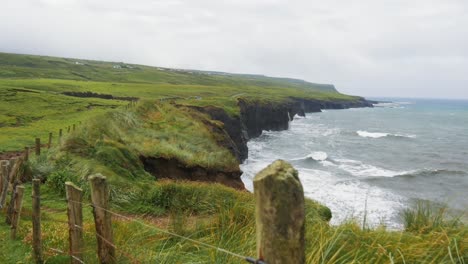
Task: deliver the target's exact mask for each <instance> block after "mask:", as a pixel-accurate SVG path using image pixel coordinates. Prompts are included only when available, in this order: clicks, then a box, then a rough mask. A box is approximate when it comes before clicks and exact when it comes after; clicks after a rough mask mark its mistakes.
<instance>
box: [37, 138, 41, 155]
mask: <svg viewBox="0 0 468 264" xmlns="http://www.w3.org/2000/svg"><path fill="white" fill-rule="evenodd" d="M39 155H41V139H40V138H36V156H39Z"/></svg>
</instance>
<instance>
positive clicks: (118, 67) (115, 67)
mask: <svg viewBox="0 0 468 264" xmlns="http://www.w3.org/2000/svg"><path fill="white" fill-rule="evenodd" d="M112 68H114V69H121V68H122V66H120V65H114V66H112Z"/></svg>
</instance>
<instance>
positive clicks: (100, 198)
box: [89, 174, 116, 264]
mask: <svg viewBox="0 0 468 264" xmlns="http://www.w3.org/2000/svg"><path fill="white" fill-rule="evenodd" d="M89 180H90V182H91V200H92V201H93V206H94V208H93V214H94V223H95V226H96V238H97V242H98V257H99V261H100V263H105V264H109V263H116V260H115V246H114V235H113V232H112V223H111V214H110V212H109V211H108V210H109V187H108V186H107V181H106V177H104V176H102V175H101V174H95V175H93V176H91V177H90V178H89Z"/></svg>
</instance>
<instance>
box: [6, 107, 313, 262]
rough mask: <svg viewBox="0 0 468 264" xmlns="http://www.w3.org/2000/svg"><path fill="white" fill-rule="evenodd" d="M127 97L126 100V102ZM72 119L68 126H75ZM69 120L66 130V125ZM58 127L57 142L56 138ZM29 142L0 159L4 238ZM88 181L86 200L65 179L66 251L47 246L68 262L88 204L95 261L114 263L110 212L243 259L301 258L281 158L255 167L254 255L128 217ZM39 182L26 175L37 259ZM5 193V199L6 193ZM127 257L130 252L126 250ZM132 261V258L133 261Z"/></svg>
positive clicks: (296, 193)
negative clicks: (17, 154)
mask: <svg viewBox="0 0 468 264" xmlns="http://www.w3.org/2000/svg"><path fill="white" fill-rule="evenodd" d="M131 105H133V103H131V104H129V106H131ZM75 127H76V126H75V125H73V126H72V129H73V130H75ZM70 130H71V128H70V126H69V127H68V131H70ZM62 132H63V131H62V129H60V130H59V137H58V140H59V142H60V141H61V138H62V135H63V133H62ZM52 139H53V134H52V133H49V138H48V144H47V145H46V146H47V147H48V148H50V147H51V145H52ZM40 142H41V141H40V139H39V138H37V139H36V144H35V153H36V155H40V154H41V147H43V146H44V145H41V143H40ZM29 155H30V148H29V147H26V148H25V151H24V153H23V155H22V156H20V157H15V158H12V159H11V160H3V161H1V162H0V167H1V168H0V169H1V170H0V172H1V175H0V176H1V177H0V192H1V194H0V208H1V209H2V210H3V211H5V216H6V223H7V224H9V225H10V226H11V232H10V238H11V239H15V238H16V236H17V230H18V228H19V223H20V216H21V211H22V206H23V199H24V186H23V184H22V183H23V179H24V175H23V174H24V171H23V170H22V167H23V166H22V165H23V163H24V162H25V161H27V160H28V158H29ZM89 183H90V187H91V203H85V202H83V191H82V190H81V189H80V188H78V187H77V186H75V185H74V184H73V183H72V182H67V183H66V184H65V185H66V186H65V187H66V199H65V200H61V201H62V202H64V203H65V202H66V203H67V219H68V221H67V224H68V230H69V234H68V237H69V243H68V244H69V249H68V252H64V251H63V250H59V249H54V248H50V249H49V250H52V251H55V252H57V253H60V254H64V255H68V256H69V257H70V262H71V263H73V264H76V263H84V261H83V252H84V239H83V234H84V233H85V232H87V231H85V228H84V225H83V207H85V206H90V207H91V208H92V210H93V218H94V226H95V233H94V235H95V236H96V241H97V249H96V252H97V256H98V259H99V262H100V263H116V250H117V247H116V246H115V244H114V237H113V230H112V217H118V218H120V219H125V220H128V221H134V222H137V223H139V224H141V225H144V226H146V227H148V228H151V229H154V230H156V231H157V232H161V233H164V234H166V235H170V236H174V237H177V238H180V239H183V240H186V241H188V242H191V243H193V244H197V245H199V246H203V247H206V248H210V249H215V250H217V251H219V252H222V253H224V254H229V255H231V256H234V257H237V258H239V259H241V260H243V261H246V262H249V263H258V264H262V263H269V264H277V263H278V264H279V263H304V262H305V242H304V235H305V229H304V223H305V211H304V193H303V189H302V185H301V183H300V181H299V178H298V176H297V171H295V170H294V168H293V167H292V166H291V165H289V164H288V163H286V162H284V161H276V162H274V163H272V164H271V165H270V166H268V167H267V168H265V169H264V170H263V171H261V172H259V173H258V174H257V175H256V177H255V178H254V190H255V191H254V196H255V201H256V205H255V219H256V236H257V254H258V256H257V258H252V257H246V256H243V255H241V254H237V253H234V252H231V251H229V250H227V249H223V248H219V247H217V246H213V245H210V244H207V243H204V242H202V241H197V240H195V239H192V238H189V237H185V236H182V235H179V234H177V233H174V232H171V231H168V230H164V229H160V228H158V227H156V226H154V225H150V224H147V223H145V222H143V221H141V220H140V219H135V218H131V217H128V216H125V215H123V214H119V213H117V212H113V211H111V210H110V204H109V188H108V183H107V180H106V177H104V176H102V175H100V174H96V175H93V176H91V177H89ZM40 185H41V182H40V180H39V179H33V180H32V196H31V197H32V208H31V209H32V229H33V231H32V236H33V237H32V249H33V256H34V261H35V263H43V262H44V257H43V241H42V238H43V237H42V230H41V227H42V226H41V216H42V214H41V193H40ZM8 193H9V194H10V197H9V198H10V199H9V203H7V200H8V199H7V198H8V197H7V196H8ZM129 258H130V259H131V258H132V257H131V256H130V255H129ZM135 263H138V261H135Z"/></svg>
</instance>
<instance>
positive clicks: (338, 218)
mask: <svg viewBox="0 0 468 264" xmlns="http://www.w3.org/2000/svg"><path fill="white" fill-rule="evenodd" d="M372 99H376V100H379V101H391V102H392V103H380V104H377V105H375V107H374V108H355V109H347V110H324V111H323V112H322V113H308V114H307V116H306V117H305V118H302V117H298V116H296V117H295V118H294V121H292V122H290V125H289V129H288V130H284V131H264V132H263V133H262V135H261V136H260V137H258V138H255V139H252V140H250V141H249V143H248V147H249V158H248V159H247V160H246V161H245V162H244V163H243V164H242V165H241V169H242V170H243V172H244V173H243V175H242V180H243V181H244V184H245V185H246V187H247V189H249V190H251V191H252V190H253V186H252V179H253V177H254V176H255V174H256V173H257V172H258V171H260V170H261V169H263V168H264V167H266V166H267V165H268V164H270V163H271V162H273V161H274V160H276V159H283V160H286V161H288V162H290V163H291V164H292V165H293V166H294V167H295V168H296V169H297V170H298V171H299V177H300V179H301V182H302V184H303V187H304V193H305V196H306V197H309V198H312V199H314V200H317V201H319V202H321V203H323V204H325V205H326V206H328V207H329V208H330V209H331V210H332V214H333V218H332V224H339V223H341V222H343V221H346V220H349V219H356V220H358V221H362V220H363V217H364V215H366V221H367V223H368V224H369V225H370V226H377V225H382V224H383V225H385V226H387V228H390V229H400V228H402V221H401V217H400V213H401V211H402V210H403V209H404V208H408V207H411V206H413V205H414V203H415V202H416V201H418V200H425V201H431V202H433V203H435V204H438V205H442V206H446V207H448V208H450V209H451V211H453V212H463V211H467V210H468V101H462V100H430V99H401V98H398V99H396V98H372Z"/></svg>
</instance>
